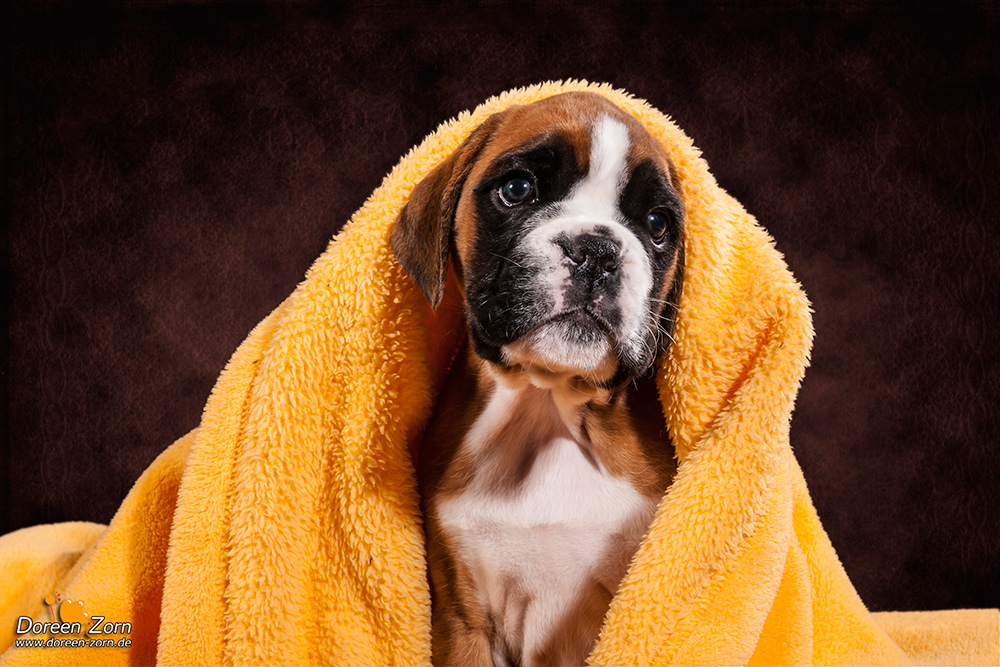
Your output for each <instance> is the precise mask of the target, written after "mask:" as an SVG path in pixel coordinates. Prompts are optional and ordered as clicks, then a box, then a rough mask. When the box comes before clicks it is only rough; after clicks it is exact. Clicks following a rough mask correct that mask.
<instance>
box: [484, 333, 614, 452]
mask: <svg viewBox="0 0 1000 667" xmlns="http://www.w3.org/2000/svg"><path fill="white" fill-rule="evenodd" d="M470 354H472V355H474V354H475V353H474V352H471V346H470ZM477 359H478V357H477ZM479 363H481V364H482V370H483V373H482V375H483V376H484V380H485V381H486V383H487V385H492V389H493V390H494V391H495V390H496V389H500V390H503V391H509V392H518V393H520V392H522V391H525V390H529V389H535V390H541V391H544V392H546V393H548V394H549V395H550V396H551V397H552V402H553V404H554V405H555V407H556V408H557V409H558V411H559V417H560V418H561V420H562V422H563V423H564V424H565V426H566V427H567V428H568V429H569V431H570V432H571V433H572V434H573V435H574V436H577V437H581V435H582V434H581V421H582V411H583V409H584V408H585V407H586V406H587V405H590V404H600V405H606V404H607V403H609V402H610V401H611V398H612V394H613V392H612V391H611V390H610V389H606V388H604V387H601V386H599V385H597V384H595V383H594V382H593V381H591V380H589V379H588V378H585V377H583V376H581V375H579V374H575V373H571V372H567V371H560V372H555V371H551V370H549V369H546V368H542V367H540V366H537V365H530V366H529V365H524V364H515V365H512V366H500V365H499V364H495V363H492V362H489V361H484V360H482V359H479Z"/></svg>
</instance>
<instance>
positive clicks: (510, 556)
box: [437, 385, 656, 664]
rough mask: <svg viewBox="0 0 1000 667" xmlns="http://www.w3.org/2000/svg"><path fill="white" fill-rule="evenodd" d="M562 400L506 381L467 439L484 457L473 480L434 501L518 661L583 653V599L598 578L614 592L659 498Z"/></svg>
mask: <svg viewBox="0 0 1000 667" xmlns="http://www.w3.org/2000/svg"><path fill="white" fill-rule="evenodd" d="M557 400H558V399H557V398H553V396H552V393H551V392H550V391H548V390H544V389H539V388H537V387H534V386H530V385H529V386H527V387H524V386H522V387H519V388H512V387H503V386H500V387H498V390H497V392H496V393H495V394H494V395H493V396H492V397H491V400H490V402H489V403H488V404H487V406H486V408H485V409H484V410H483V412H482V413H481V415H480V416H479V418H478V419H477V420H476V422H475V423H474V424H473V426H472V428H471V429H470V430H469V432H468V434H467V436H466V439H465V440H464V442H463V443H462V447H463V448H464V449H466V450H467V452H468V453H469V454H470V455H472V456H474V457H475V458H476V461H477V465H476V466H475V469H476V473H475V476H474V478H473V480H472V482H471V483H470V484H469V485H468V486H467V487H466V489H465V490H464V491H463V492H462V493H461V494H459V495H456V496H452V497H450V498H447V499H442V500H441V502H440V503H439V505H438V508H437V514H438V519H439V521H440V524H441V527H442V529H443V530H444V531H445V533H446V534H447V535H448V536H449V538H450V539H451V541H452V542H453V543H454V546H455V549H456V551H457V556H458V557H459V558H460V559H461V560H462V561H463V562H465V563H466V564H467V565H468V566H469V567H470V569H471V570H472V572H473V573H474V576H475V578H476V585H477V589H478V591H479V595H480V597H481V599H480V602H481V603H482V604H483V606H484V607H485V608H486V610H487V613H488V614H489V615H490V617H491V619H492V620H493V622H494V624H495V625H496V629H497V632H498V633H499V634H501V635H503V637H504V642H505V643H506V645H507V646H509V647H511V648H512V649H513V650H515V651H516V652H517V653H518V654H520V656H522V657H521V663H522V664H531V663H532V662H533V658H534V657H535V656H538V655H540V654H542V653H547V654H549V655H552V654H553V653H555V654H557V655H558V656H560V658H561V659H562V660H561V661H562V662H567V663H569V662H575V663H582V661H583V660H584V659H585V658H586V655H587V653H588V652H589V650H590V647H591V646H592V644H593V641H594V640H595V639H596V637H597V632H598V631H599V629H600V619H599V618H598V619H594V618H589V619H588V618H585V615H581V614H583V612H582V611H581V609H582V606H586V605H587V602H586V601H587V600H588V599H592V598H593V596H594V591H595V588H599V589H603V590H602V591H598V592H599V593H603V595H604V596H606V597H610V596H611V595H613V594H614V592H615V590H616V589H617V586H618V583H619V581H620V580H621V577H622V576H623V575H624V573H625V570H626V568H627V567H628V561H629V559H630V558H631V556H632V554H633V553H634V551H635V549H636V547H637V546H638V544H639V541H640V540H641V539H642V536H643V534H644V533H645V530H646V528H647V527H648V525H649V522H650V521H651V520H652V517H653V514H654V512H655V505H656V500H655V499H651V498H646V497H643V496H642V495H640V494H639V493H638V492H637V491H636V490H635V488H634V487H633V486H632V485H631V484H630V483H629V482H628V481H627V480H625V479H620V478H616V477H613V476H611V475H610V474H609V473H608V472H607V471H606V470H605V469H604V467H603V466H602V465H601V463H600V462H599V461H598V460H597V459H596V458H595V456H594V454H593V452H592V450H591V446H590V443H589V442H587V441H586V438H584V437H582V436H581V435H580V434H579V430H580V429H579V425H578V424H577V423H574V420H575V419H576V417H575V415H576V413H577V411H576V409H575V408H567V407H566V406H565V405H561V406H560V405H557V402H556V401H557ZM588 608H589V609H591V611H592V609H593V605H592V604H590V605H589V607H588ZM600 614H601V615H603V610H602V611H600ZM591 615H592V614H591ZM581 624H583V625H585V626H586V627H580V626H581ZM498 657H499V656H498ZM501 664H502V663H501Z"/></svg>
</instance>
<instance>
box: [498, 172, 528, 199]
mask: <svg viewBox="0 0 1000 667" xmlns="http://www.w3.org/2000/svg"><path fill="white" fill-rule="evenodd" d="M534 193H535V186H534V185H533V184H532V183H531V181H529V180H528V179H527V178H525V177H524V176H515V177H513V178H511V179H508V180H507V182H505V183H504V184H503V185H501V186H500V190H499V194H500V201H502V202H503V203H504V204H506V205H507V206H517V205H518V204H523V203H524V202H526V201H530V200H531V198H532V196H533V195H534Z"/></svg>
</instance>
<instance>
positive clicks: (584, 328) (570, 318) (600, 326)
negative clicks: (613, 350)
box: [529, 306, 614, 338]
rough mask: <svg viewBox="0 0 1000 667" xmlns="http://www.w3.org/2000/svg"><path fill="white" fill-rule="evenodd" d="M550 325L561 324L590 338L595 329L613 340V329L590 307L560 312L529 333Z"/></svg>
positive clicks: (537, 325) (540, 323)
mask: <svg viewBox="0 0 1000 667" xmlns="http://www.w3.org/2000/svg"><path fill="white" fill-rule="evenodd" d="M552 324H562V325H564V326H567V327H569V328H570V329H571V330H573V331H576V332H579V333H580V334H590V336H592V335H593V334H594V333H595V329H596V331H599V332H600V333H602V334H604V335H605V336H608V337H609V338H614V328H613V327H612V326H611V323H610V322H608V320H607V319H605V318H604V317H603V316H602V315H601V314H600V313H598V312H597V311H595V310H594V309H593V308H591V307H590V306H577V307H575V308H567V309H566V310H561V311H559V312H558V313H555V314H554V315H550V316H548V317H546V318H545V319H544V320H542V321H541V322H539V323H538V324H536V325H535V326H534V327H532V330H531V332H529V333H534V332H536V331H539V330H541V329H542V328H544V327H546V326H549V325H552Z"/></svg>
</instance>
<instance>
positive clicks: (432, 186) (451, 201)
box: [389, 114, 500, 308]
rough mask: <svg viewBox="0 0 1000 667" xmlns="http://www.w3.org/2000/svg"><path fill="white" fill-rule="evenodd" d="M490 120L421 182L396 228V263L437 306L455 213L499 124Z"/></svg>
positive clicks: (392, 241) (496, 119) (392, 239)
mask: <svg viewBox="0 0 1000 667" xmlns="http://www.w3.org/2000/svg"><path fill="white" fill-rule="evenodd" d="M499 115H500V114H495V115H493V116H490V117H489V118H488V119H487V120H486V122H484V123H483V124H482V125H480V126H479V127H478V128H476V129H475V131H474V132H473V133H472V134H471V135H469V137H468V138H467V139H466V140H465V141H464V142H462V145H461V146H459V147H458V149H457V150H456V151H455V152H454V153H452V154H451V155H450V156H449V157H448V159H447V160H445V161H444V162H442V163H441V164H439V165H438V166H437V167H435V168H434V171H432V172H431V173H430V174H428V175H427V177H426V178H424V180H422V181H420V183H418V184H417V187H416V188H414V189H413V194H411V195H410V200H409V201H408V202H407V203H406V206H404V207H403V210H402V212H401V213H400V214H399V217H398V218H396V222H395V224H393V227H392V235H391V236H390V239H389V242H390V245H391V246H392V251H393V253H395V255H396V259H398V260H399V263H400V264H402V266H403V268H404V269H405V270H406V273H408V274H409V275H410V277H411V278H413V282H415V283H417V286H418V287H419V288H420V289H421V290H423V292H424V294H425V295H427V300H428V301H430V302H431V307H432V308H437V307H438V304H440V303H441V299H442V297H444V283H445V280H446V278H447V275H448V254H449V247H450V246H451V233H452V229H453V228H454V226H455V210H456V209H457V208H458V200H459V198H460V197H461V195H462V188H463V187H464V186H465V179H466V178H467V177H468V176H469V172H471V171H472V166H473V165H474V164H475V162H476V158H477V157H478V156H479V154H480V153H481V152H482V150H483V148H484V147H485V146H486V144H487V142H488V141H489V139H490V137H491V136H492V135H493V131H494V130H495V129H496V127H497V125H499Z"/></svg>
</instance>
